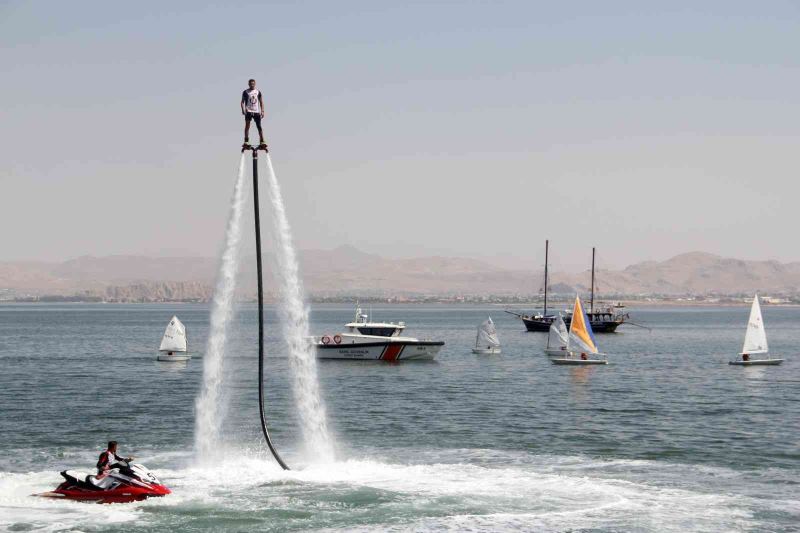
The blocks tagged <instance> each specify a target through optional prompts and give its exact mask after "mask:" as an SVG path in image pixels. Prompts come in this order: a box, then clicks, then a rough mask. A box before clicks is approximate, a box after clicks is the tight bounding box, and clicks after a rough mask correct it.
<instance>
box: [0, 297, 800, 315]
mask: <svg viewBox="0 0 800 533" xmlns="http://www.w3.org/2000/svg"><path fill="white" fill-rule="evenodd" d="M357 300H358V301H360V303H361V304H362V305H450V306H465V307H468V306H469V307H474V306H488V307H496V308H498V310H503V309H508V310H510V311H519V312H525V311H530V310H539V309H541V308H542V302H536V301H531V302H513V303H510V302H509V303H506V302H481V301H455V300H435V299H430V300H369V299H363V298H361V299H358V298H352V299H342V300H328V299H323V300H317V299H313V298H312V299H311V300H310V301H309V303H310V304H312V305H314V304H331V305H336V304H339V305H355V302H356V301H357ZM611 302H613V303H615V304H617V303H618V304H622V305H624V306H625V307H626V308H642V307H749V306H750V305H751V302H746V301H719V302H710V301H687V300H668V299H665V300H648V301H644V300H624V299H623V300H611V299H607V300H600V301H597V302H596V303H599V304H605V305H608V304H609V303H611ZM209 303H210V301H207V300H206V301H196V300H162V301H125V302H115V301H102V300H79V299H68V298H65V299H38V300H33V299H19V300H0V306H2V305H23V304H29V305H42V304H72V305H86V304H103V305H143V304H144V305H158V304H164V305H170V304H195V305H208V304H209ZM238 303H243V304H255V303H257V302H256V301H255V300H254V299H247V300H241V301H239V302H238ZM264 303H265V304H267V305H275V304H277V303H278V302H277V301H276V300H268V301H265V302H264ZM571 304H572V301H571V300H564V301H558V300H557V301H554V302H552V303H551V302H548V309H549V310H553V311H554V312H558V311H561V310H567V309H568V308H569V307H570V306H571ZM762 306H764V307H800V303H793V302H789V303H764V302H762Z"/></svg>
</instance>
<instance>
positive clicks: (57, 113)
mask: <svg viewBox="0 0 800 533" xmlns="http://www.w3.org/2000/svg"><path fill="white" fill-rule="evenodd" d="M201 4H203V3H202V2H196V1H192V2H152V3H149V2H124V3H120V2H79V1H76V2H26V3H22V2H19V3H17V2H3V3H2V4H0V44H2V46H0V72H2V83H0V99H2V102H3V103H2V107H0V110H1V111H0V228H2V229H1V230H0V232H1V233H0V235H2V239H0V246H2V248H1V251H0V260H11V259H47V260H61V259H67V258H71V257H75V256H78V255H83V254H93V255H107V254H121V253H136V254H138V253H146V254H160V255H175V254H181V255H186V254H189V255H212V254H215V253H216V252H217V250H218V249H219V246H220V240H221V239H222V236H223V231H224V224H225V218H226V215H227V209H228V203H229V197H230V194H231V190H232V186H233V180H234V178H235V176H234V174H235V168H236V165H237V163H238V157H239V152H238V150H237V148H238V146H239V145H240V144H241V135H242V133H241V128H242V122H243V121H242V117H241V114H240V112H239V108H238V103H239V97H240V95H241V92H242V90H243V89H244V88H245V86H246V82H247V79H248V78H250V77H254V78H256V79H257V80H258V82H259V87H260V88H261V89H262V90H263V91H264V93H265V97H266V103H267V120H266V129H267V136H268V141H269V143H270V146H271V153H272V157H273V162H274V164H275V167H276V170H277V172H278V178H279V179H280V180H281V182H282V183H283V186H284V195H285V198H286V201H287V210H288V214H289V217H290V219H291V222H292V224H293V227H294V230H295V238H296V241H297V243H298V245H299V247H301V248H332V247H335V246H337V245H340V244H352V245H354V246H356V247H358V248H361V249H363V250H365V251H370V252H376V253H380V254H383V255H388V256H391V255H397V256H409V255H422V254H445V255H469V256H482V257H488V256H493V255H496V256H498V257H499V258H501V260H505V261H509V260H511V259H513V258H518V260H519V261H520V262H521V264H528V263H530V262H531V261H533V262H534V263H535V262H536V261H540V259H539V258H540V256H541V255H542V247H543V241H544V239H545V238H549V239H551V241H552V246H553V253H554V257H555V261H556V263H557V264H560V265H562V266H564V267H576V268H579V267H581V268H582V267H585V266H587V262H588V258H589V255H590V248H591V246H597V247H598V248H599V250H600V256H601V257H602V259H603V262H604V264H605V266H624V265H627V264H629V263H631V262H635V261H640V260H645V259H665V258H668V257H670V256H672V255H674V254H677V253H681V252H685V251H690V250H705V251H709V252H714V253H719V254H722V255H727V256H735V257H741V258H753V259H766V258H774V259H778V260H782V261H789V260H800V248H799V247H798V245H797V239H796V236H795V235H796V229H797V227H798V223H797V216H796V213H797V211H798V207H799V206H800V201H799V200H798V197H799V196H800V185H799V184H798V157H799V156H800V145H798V141H799V140H800V135H799V134H800V55H799V54H798V50H800V24H799V23H800V7H798V6H800V4H798V3H797V2H777V1H776V2H750V1H748V2H731V1H725V2H686V3H681V2H662V3H661V4H662V6H663V7H655V6H654V4H655V3H647V2H638V1H637V2H589V1H586V2H460V3H457V2H447V3H436V4H434V3H418V2H375V1H365V2H319V3H316V2H315V3H312V2H280V3H271V4H269V5H266V4H262V3H261V2H254V3H235V2H226V3H224V5H223V4H222V3H220V5H219V6H206V5H201ZM234 4H235V5H234ZM647 4H649V5H647ZM268 220H269V219H268V218H266V219H265V221H268Z"/></svg>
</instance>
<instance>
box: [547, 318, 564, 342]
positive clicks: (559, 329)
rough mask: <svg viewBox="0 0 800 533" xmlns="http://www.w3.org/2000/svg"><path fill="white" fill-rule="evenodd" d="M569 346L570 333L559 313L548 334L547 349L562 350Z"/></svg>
mask: <svg viewBox="0 0 800 533" xmlns="http://www.w3.org/2000/svg"><path fill="white" fill-rule="evenodd" d="M567 344H569V332H568V331H567V325H566V324H565V323H564V319H563V318H562V317H561V314H560V313H559V315H558V318H557V319H555V320H554V321H553V323H552V324H550V331H549V332H548V334H547V347H548V348H554V349H560V348H562V347H566V346H567Z"/></svg>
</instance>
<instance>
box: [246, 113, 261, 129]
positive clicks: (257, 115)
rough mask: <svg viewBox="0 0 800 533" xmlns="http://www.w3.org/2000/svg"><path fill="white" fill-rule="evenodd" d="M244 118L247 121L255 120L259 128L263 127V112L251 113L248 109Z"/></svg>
mask: <svg viewBox="0 0 800 533" xmlns="http://www.w3.org/2000/svg"><path fill="white" fill-rule="evenodd" d="M244 119H245V120H246V121H247V122H250V121H251V120H255V122H256V126H258V127H259V128H260V127H261V113H251V112H249V111H248V112H247V113H245V114H244Z"/></svg>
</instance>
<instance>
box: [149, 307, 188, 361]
mask: <svg viewBox="0 0 800 533" xmlns="http://www.w3.org/2000/svg"><path fill="white" fill-rule="evenodd" d="M158 351H159V352H161V353H160V354H158V357H156V359H157V360H159V361H188V360H189V359H191V358H192V356H191V355H189V354H188V353H186V326H184V325H183V322H181V321H180V320H178V317H176V316H173V317H172V319H171V320H170V321H169V324H167V329H166V330H164V336H163V337H161V346H159V348H158Z"/></svg>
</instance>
